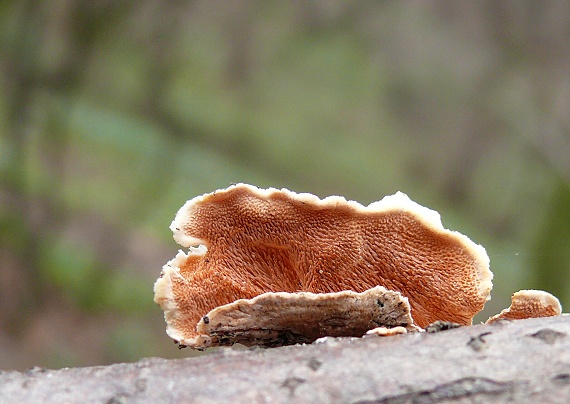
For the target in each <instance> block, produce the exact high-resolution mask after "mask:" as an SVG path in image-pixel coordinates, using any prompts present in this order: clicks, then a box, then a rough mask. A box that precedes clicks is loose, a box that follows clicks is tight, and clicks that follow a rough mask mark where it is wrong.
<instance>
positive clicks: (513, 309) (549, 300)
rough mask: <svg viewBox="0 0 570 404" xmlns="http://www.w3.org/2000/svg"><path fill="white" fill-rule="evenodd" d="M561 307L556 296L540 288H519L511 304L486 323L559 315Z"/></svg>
mask: <svg viewBox="0 0 570 404" xmlns="http://www.w3.org/2000/svg"><path fill="white" fill-rule="evenodd" d="M561 313H562V307H561V306H560V302H559V301H558V299H557V298H556V297H554V296H553V295H551V294H550V293H548V292H544V291H542V290H521V291H518V292H517V293H515V294H513V296H512V298H511V305H510V306H509V308H508V309H505V310H503V311H501V312H500V313H499V314H497V315H496V316H493V317H491V318H490V319H489V320H487V322H488V323H493V322H495V321H498V320H501V319H504V320H522V319H525V318H536V317H552V316H559V315H560V314H561Z"/></svg>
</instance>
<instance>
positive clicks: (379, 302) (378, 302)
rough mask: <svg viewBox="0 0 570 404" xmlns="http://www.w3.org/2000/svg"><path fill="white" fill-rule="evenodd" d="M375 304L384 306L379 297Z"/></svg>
mask: <svg viewBox="0 0 570 404" xmlns="http://www.w3.org/2000/svg"><path fill="white" fill-rule="evenodd" d="M376 304H377V305H378V307H384V303H383V302H382V301H381V300H380V299H378V300H376Z"/></svg>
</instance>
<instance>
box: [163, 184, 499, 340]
mask: <svg viewBox="0 0 570 404" xmlns="http://www.w3.org/2000/svg"><path fill="white" fill-rule="evenodd" d="M171 229H172V230H173V232H174V238H175V240H176V241H177V242H179V243H180V244H181V245H183V246H185V247H192V246H194V247H197V246H200V247H199V248H191V250H190V253H189V254H185V253H182V252H180V253H179V254H178V255H177V256H176V257H175V258H174V259H173V260H171V261H170V262H169V263H168V264H166V265H165V266H164V267H163V271H162V274H161V278H159V280H158V281H157V282H156V284H155V300H156V301H157V303H159V304H160V305H161V307H162V308H163V309H164V310H165V317H166V321H167V324H168V327H167V332H168V333H169V335H170V336H171V337H172V338H174V339H175V340H178V341H180V342H181V343H182V344H186V341H189V340H191V339H192V338H194V337H196V335H197V331H196V328H195V327H196V324H197V323H198V321H199V320H200V319H201V318H202V316H204V315H205V314H206V313H208V312H209V311H210V310H212V309H214V308H215V307H218V306H222V305H225V304H228V303H231V302H233V301H235V300H238V299H251V298H253V297H255V296H258V295H260V294H262V293H265V292H299V291H304V292H312V293H329V292H339V291H343V290H352V291H356V292H363V291H365V290H368V289H370V288H372V287H375V286H378V285H381V286H384V287H386V288H387V289H390V290H396V291H399V292H401V293H402V294H403V295H404V296H405V297H407V298H408V299H409V301H410V305H411V307H412V316H413V318H414V321H415V323H416V324H417V325H419V326H422V327H424V326H426V325H427V324H429V323H432V322H434V321H436V320H446V321H452V322H455V323H459V324H471V321H472V318H473V316H474V314H476V313H477V312H479V311H480V310H481V309H482V308H483V305H484V304H485V301H486V300H488V298H489V293H490V290H491V278H492V274H491V272H490V271H489V260H488V257H487V254H486V253H485V250H484V249H483V247H481V246H479V245H477V244H475V243H473V242H472V241H471V240H469V239H468V238H467V237H466V236H463V235H461V234H459V233H457V232H452V231H449V230H445V229H444V228H443V226H442V225H441V221H440V219H439V215H438V214H437V213H436V212H434V211H432V210H429V209H427V208H425V207H422V206H420V205H418V204H416V203H414V202H412V201H411V200H410V199H409V198H408V197H407V196H405V195H404V194H402V193H397V194H396V195H392V196H389V197H385V198H384V199H382V200H381V201H379V202H375V203H373V204H371V205H369V206H367V207H364V206H362V205H360V204H358V203H356V202H352V201H346V200H345V199H344V198H341V197H329V198H326V199H323V200H320V199H319V198H317V197H316V196H314V195H310V194H296V193H294V192H291V191H288V190H285V189H283V190H276V189H268V190H262V189H258V188H256V187H253V186H249V185H244V184H238V185H235V186H231V187H230V188H228V189H226V190H221V191H216V192H214V193H212V194H207V195H203V196H200V197H196V198H194V199H192V200H190V201H188V202H187V203H186V204H185V205H184V206H183V207H182V208H181V209H180V211H179V212H178V214H177V215H176V218H175V220H174V221H173V223H172V225H171Z"/></svg>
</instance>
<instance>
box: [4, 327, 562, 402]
mask: <svg viewBox="0 0 570 404" xmlns="http://www.w3.org/2000/svg"><path fill="white" fill-rule="evenodd" d="M569 397H570V316H563V317H556V318H543V319H531V320H519V321H501V322H498V323H495V324H492V325H477V326H472V327H461V328H457V329H451V330H447V331H441V332H438V333H421V334H420V333H415V334H406V335H399V336H394V337H377V336H367V337H365V338H362V339H350V338H346V339H332V338H328V339H325V340H324V341H323V340H320V341H318V342H317V343H314V344H312V345H297V346H289V347H283V348H274V349H249V350H236V349H231V348H223V349H220V350H219V351H217V352H214V353H212V354H209V355H205V356H202V357H198V358H189V359H184V360H164V359H156V358H150V359H143V360H141V361H139V362H137V363H131V364H116V365H111V366H101V367H90V368H73V369H61V370H44V369H32V370H30V371H28V372H26V373H19V372H3V373H0V402H2V403H4V402H10V403H15V402H82V403H83V402H106V403H118V402H195V403H208V402H216V403H221V402H232V403H233V402H239V403H241V402H243V403H265V402H277V403H290V402H312V403H317V402H327V403H408V402H413V403H433V402H490V401H492V402H509V401H514V402H568V401H567V400H568V398H569Z"/></svg>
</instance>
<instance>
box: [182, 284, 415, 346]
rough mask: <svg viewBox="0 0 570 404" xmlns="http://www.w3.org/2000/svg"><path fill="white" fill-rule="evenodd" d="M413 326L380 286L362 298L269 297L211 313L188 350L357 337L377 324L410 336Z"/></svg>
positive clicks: (398, 299) (397, 300)
mask: <svg viewBox="0 0 570 404" xmlns="http://www.w3.org/2000/svg"><path fill="white" fill-rule="evenodd" d="M412 323H413V320H412V317H411V316H410V306H409V304H408V299H406V298H405V297H403V296H402V295H401V294H400V293H398V292H394V291H391V290H387V289H385V288H383V287H381V286H377V287H375V288H372V289H369V290H367V291H365V292H362V293H356V292H352V291H343V292H335V293H319V294H315V293H310V292H299V293H286V292H268V293H264V294H262V295H259V296H257V297H255V298H253V299H249V300H244V299H240V300H236V301H235V302H233V303H230V304H226V305H224V306H220V307H217V308H215V309H214V310H212V311H210V312H209V313H208V314H207V315H205V316H204V317H202V319H201V320H200V321H199V322H198V326H197V328H196V329H197V332H198V334H199V335H198V336H197V337H195V338H194V339H193V340H191V341H190V346H192V347H193V348H197V349H203V348H207V347H208V346H211V345H232V344H235V343H241V344H242V345H246V346H252V345H263V346H281V345H290V344H295V343H310V342H313V341H315V340H317V339H318V338H321V337H325V336H330V337H361V336H362V335H364V334H365V333H366V331H368V330H370V329H372V328H375V327H378V325H379V324H382V325H383V326H385V327H396V328H398V329H403V330H404V332H406V331H407V330H408V329H409V330H410V331H414V330H416V327H414V326H413V325H412Z"/></svg>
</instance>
